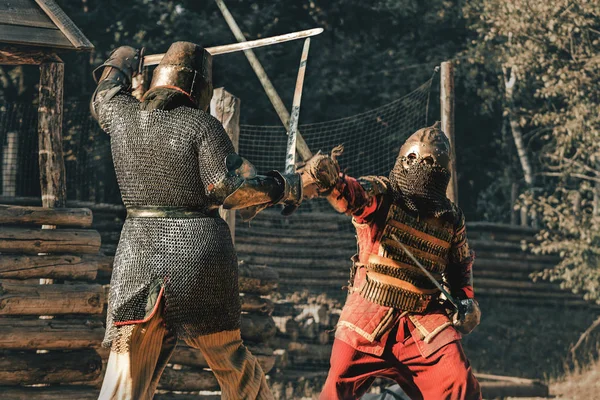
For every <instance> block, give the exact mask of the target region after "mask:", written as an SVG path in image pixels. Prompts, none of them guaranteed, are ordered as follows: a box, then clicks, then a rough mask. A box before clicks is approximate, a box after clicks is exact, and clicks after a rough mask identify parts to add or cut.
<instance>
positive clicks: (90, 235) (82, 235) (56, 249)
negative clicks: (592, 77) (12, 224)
mask: <svg viewBox="0 0 600 400" xmlns="http://www.w3.org/2000/svg"><path fill="white" fill-rule="evenodd" d="M99 249H100V234H99V233H98V232H97V231H95V230H91V229H58V230H54V229H26V228H2V229H0V253H26V254H38V253H84V254H95V253H98V250H99Z"/></svg>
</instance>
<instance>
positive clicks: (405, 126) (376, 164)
mask: <svg viewBox="0 0 600 400" xmlns="http://www.w3.org/2000/svg"><path fill="white" fill-rule="evenodd" d="M430 86H431V80H429V81H427V82H425V83H424V84H423V85H421V86H420V87H418V88H417V89H416V90H414V91H413V92H411V93H409V94H408V95H406V96H404V97H402V98H400V99H398V100H395V101H393V102H391V103H389V104H386V105H383V106H381V107H378V108H376V109H373V110H370V111H367V112H364V113H361V114H358V115H354V116H351V117H347V118H341V119H336V120H333V121H327V122H321V123H315V124H305V125H300V127H299V131H300V132H301V134H302V136H303V137H304V139H305V140H306V143H307V144H308V146H309V148H310V149H311V150H312V151H313V153H316V152H317V151H319V150H321V151H323V152H330V151H331V149H333V148H334V147H335V146H337V145H339V144H343V145H344V147H345V151H344V154H343V155H342V156H341V157H340V158H339V162H340V166H341V167H342V169H345V170H346V172H347V173H348V174H349V175H351V176H355V177H358V176H361V175H386V176H387V175H388V173H389V171H390V169H391V168H392V167H393V165H394V162H395V160H396V156H397V154H398V151H399V149H400V146H401V145H402V143H403V142H404V140H405V139H406V138H407V137H408V136H409V135H410V134H412V133H413V132H414V131H416V130H417V129H419V128H422V127H424V126H425V125H426V123H427V121H426V118H427V106H428V97H429V91H430ZM242 104H243V103H242ZM242 110H243V108H242ZM37 138H38V132H37V107H36V106H35V105H32V104H27V105H13V104H11V105H9V104H6V105H2V104H0V147H1V148H2V149H1V150H2V151H1V152H0V165H1V166H2V174H1V177H0V179H1V181H0V185H1V186H0V188H1V189H2V193H1V194H2V195H3V196H8V197H11V196H12V197H15V196H16V197H37V198H38V199H39V196H40V188H39V168H38V139H37ZM286 146H287V136H286V129H285V128H283V127H282V126H252V125H242V126H241V127H240V142H239V153H240V155H241V156H243V157H245V158H247V159H248V160H250V162H252V163H253V164H254V165H255V166H256V168H257V170H258V171H259V172H266V171H270V170H273V169H277V170H280V171H282V170H283V169H284V165H285V154H286ZM63 151H64V158H65V168H66V179H67V182H66V185H67V199H68V200H79V201H87V202H94V203H113V204H121V198H120V194H119V189H118V186H117V182H116V177H115V174H114V168H113V165H112V158H111V151H110V138H109V136H108V135H106V134H105V133H104V132H102V130H101V129H100V128H99V127H98V124H97V123H96V122H95V121H94V120H93V119H92V118H91V116H90V114H89V109H88V105H87V104H85V103H76V102H65V108H64V116H63ZM107 237H109V236H107ZM103 241H104V239H103ZM235 241H236V248H237V250H238V254H239V257H240V259H241V260H244V262H247V263H253V264H266V265H268V266H270V267H273V268H276V269H277V270H278V272H279V275H280V286H281V287H282V291H283V292H284V293H285V292H286V291H287V292H289V291H288V290H287V289H286V287H289V288H290V289H293V290H298V289H300V288H308V289H309V290H310V291H311V292H313V293H314V292H315V291H317V293H318V292H319V291H320V292H323V289H325V288H328V289H332V290H331V291H328V290H325V292H327V293H329V294H331V293H333V294H331V296H336V295H337V296H343V295H344V293H345V292H342V291H340V290H339V288H340V286H341V285H342V284H343V283H344V282H345V281H346V279H347V267H349V261H348V258H350V257H351V256H352V254H353V253H354V252H355V250H356V241H355V239H354V229H353V227H352V224H351V222H350V218H348V217H347V216H345V215H340V214H337V213H336V212H335V211H334V210H333V209H332V208H331V206H330V205H329V204H328V203H327V201H326V200H324V199H314V200H311V201H305V202H304V203H303V204H302V205H301V206H300V208H299V209H298V210H297V211H296V213H295V214H293V215H292V216H290V217H283V216H281V215H280V209H279V208H278V207H273V208H271V209H267V210H265V211H263V212H262V213H260V214H259V215H258V216H257V217H256V218H255V219H254V220H252V221H251V223H244V222H243V221H241V218H237V222H236V233H235ZM115 245H116V243H115ZM111 252H112V251H111ZM317 272H318V274H319V275H318V276H315V273H317Z"/></svg>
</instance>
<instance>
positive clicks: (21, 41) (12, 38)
mask: <svg viewBox="0 0 600 400" xmlns="http://www.w3.org/2000/svg"><path fill="white" fill-rule="evenodd" d="M0 37H1V38H2V42H3V43H11V44H15V45H25V46H41V47H51V48H54V49H70V50H73V45H72V44H71V42H69V40H68V39H67V38H66V37H65V35H63V34H62V33H61V32H60V31H59V30H58V29H47V28H36V27H29V26H18V25H6V24H0Z"/></svg>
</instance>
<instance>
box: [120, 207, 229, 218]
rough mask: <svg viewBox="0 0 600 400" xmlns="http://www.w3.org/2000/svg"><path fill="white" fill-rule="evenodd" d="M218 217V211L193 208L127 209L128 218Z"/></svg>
mask: <svg viewBox="0 0 600 400" xmlns="http://www.w3.org/2000/svg"><path fill="white" fill-rule="evenodd" d="M218 215H219V211H218V210H217V209H215V210H211V211H208V212H207V211H206V210H202V209H199V208H193V207H163V206H136V207H127V218H215V217H217V216H218Z"/></svg>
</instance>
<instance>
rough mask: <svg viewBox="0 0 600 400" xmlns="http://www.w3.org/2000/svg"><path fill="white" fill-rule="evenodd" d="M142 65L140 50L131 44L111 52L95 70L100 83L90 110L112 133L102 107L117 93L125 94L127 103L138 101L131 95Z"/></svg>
mask: <svg viewBox="0 0 600 400" xmlns="http://www.w3.org/2000/svg"><path fill="white" fill-rule="evenodd" d="M139 65H140V51H139V50H137V49H134V48H133V47H130V46H121V47H118V48H116V49H115V50H113V51H112V53H110V56H109V57H108V59H107V60H106V61H105V62H104V63H103V64H102V65H101V66H99V67H98V68H96V69H95V70H94V79H95V80H96V82H97V83H98V87H97V88H96V91H95V92H94V94H93V95H92V100H91V103H90V111H91V113H92V116H93V117H94V119H96V120H97V121H98V122H99V123H100V126H101V127H102V128H103V129H104V130H105V131H107V133H109V134H110V127H109V126H107V121H105V118H103V116H104V113H103V112H102V108H103V106H104V105H105V104H107V103H108V102H109V101H110V100H111V99H113V98H114V97H115V96H116V95H117V94H123V95H125V96H124V97H126V99H124V101H125V103H128V102H131V103H137V102H138V101H137V99H135V97H133V96H131V95H130V94H129V93H130V92H131V85H132V79H133V76H134V75H136V74H137V73H138V70H139Z"/></svg>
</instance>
